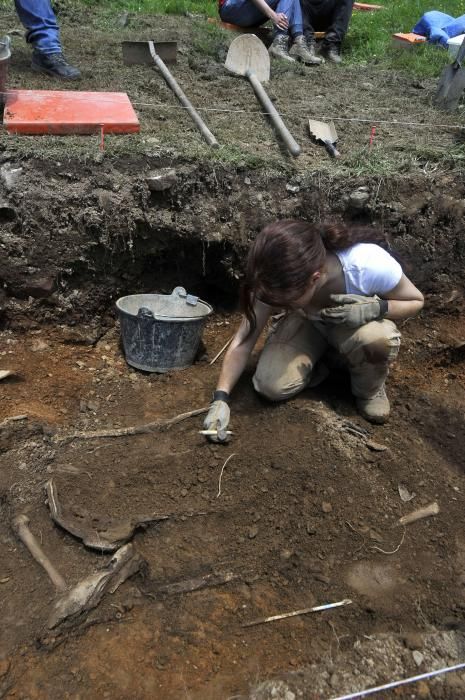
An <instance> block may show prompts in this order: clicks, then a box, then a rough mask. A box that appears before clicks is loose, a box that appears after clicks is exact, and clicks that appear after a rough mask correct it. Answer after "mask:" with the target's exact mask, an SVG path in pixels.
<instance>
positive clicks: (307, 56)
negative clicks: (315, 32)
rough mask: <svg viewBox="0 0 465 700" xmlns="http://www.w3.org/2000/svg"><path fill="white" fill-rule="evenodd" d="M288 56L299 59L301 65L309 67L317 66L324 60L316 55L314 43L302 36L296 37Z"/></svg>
mask: <svg viewBox="0 0 465 700" xmlns="http://www.w3.org/2000/svg"><path fill="white" fill-rule="evenodd" d="M289 54H290V55H291V56H295V57H296V58H299V59H300V60H301V61H302V62H303V63H306V64H307V65H309V66H319V65H321V64H322V63H324V62H325V59H324V58H321V56H317V55H316V53H315V42H314V41H310V40H309V39H307V38H306V37H304V36H303V35H302V34H301V35H300V36H297V37H296V39H295V41H294V43H293V44H292V46H291V50H290V51H289Z"/></svg>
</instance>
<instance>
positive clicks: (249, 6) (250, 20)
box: [220, 0, 304, 37]
mask: <svg viewBox="0 0 465 700" xmlns="http://www.w3.org/2000/svg"><path fill="white" fill-rule="evenodd" d="M266 4H267V5H269V7H271V8H272V9H273V10H274V11H275V12H283V13H284V14H285V15H286V17H287V19H288V21H289V31H288V32H287V31H285V30H284V31H283V30H282V29H275V32H276V34H288V33H289V34H290V35H291V36H292V37H296V36H298V35H299V34H303V30H304V29H303V27H304V25H303V20H302V10H301V9H300V0H266ZM220 17H221V19H222V20H223V22H230V23H231V24H237V26H238V27H254V26H256V25H259V24H263V23H264V22H266V21H267V20H268V17H266V16H265V15H264V14H263V12H260V10H259V9H258V8H257V7H256V5H255V4H254V3H253V2H252V0H226V2H225V3H224V5H223V6H222V7H221V8H220Z"/></svg>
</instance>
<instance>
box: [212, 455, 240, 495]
mask: <svg viewBox="0 0 465 700" xmlns="http://www.w3.org/2000/svg"><path fill="white" fill-rule="evenodd" d="M235 454H236V453H235V452H233V453H232V454H230V455H229V457H228V459H227V460H226V462H225V463H224V464H223V466H222V467H221V473H220V479H219V481H218V493H217V494H216V497H217V498H219V497H220V496H221V479H222V477H223V472H224V468H225V466H226V465H227V463H228V462H229V460H230V459H231V457H234V455H235Z"/></svg>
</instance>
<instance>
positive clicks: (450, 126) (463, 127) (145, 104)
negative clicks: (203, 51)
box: [0, 91, 465, 131]
mask: <svg viewBox="0 0 465 700" xmlns="http://www.w3.org/2000/svg"><path fill="white" fill-rule="evenodd" d="M31 92H33V91H31ZM64 92H73V91H64ZM8 94H9V93H2V92H0V95H3V96H5V95H6V96H8ZM123 94H125V93H123ZM129 100H130V102H131V104H132V105H133V106H134V105H135V106H138V107H151V108H162V109H172V110H180V111H186V110H187V107H183V106H182V105H169V104H164V103H162V102H138V101H137V100H131V99H130V98H129ZM79 101H80V102H86V101H88V102H92V103H93V104H96V102H95V97H91V96H89V97H87V96H84V95H81V97H80V98H79ZM112 103H113V104H121V101H120V100H118V99H116V98H102V99H100V100H99V101H98V102H97V104H112ZM13 106H14V103H12V105H11V107H13ZM196 109H197V111H198V112H216V113H220V114H223V113H224V114H261V115H265V116H267V115H269V112H263V111H261V110H248V109H227V108H226V107H199V106H196ZM280 112H281V114H283V115H286V114H293V115H295V114H299V115H301V114H305V116H308V115H309V111H306V112H295V111H293V112H292V113H290V112H286V111H285V110H280ZM311 116H312V117H314V118H315V119H320V120H322V121H328V120H330V121H342V122H354V123H363V124H390V125H391V126H411V127H422V128H423V129H457V130H459V131H463V130H465V125H461V124H432V123H429V122H427V123H425V122H415V121H399V120H397V119H382V118H381V117H372V118H370V119H368V118H365V119H364V118H361V117H333V116H326V115H321V116H318V115H313V114H312V115H311Z"/></svg>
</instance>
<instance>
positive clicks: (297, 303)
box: [204, 219, 423, 442]
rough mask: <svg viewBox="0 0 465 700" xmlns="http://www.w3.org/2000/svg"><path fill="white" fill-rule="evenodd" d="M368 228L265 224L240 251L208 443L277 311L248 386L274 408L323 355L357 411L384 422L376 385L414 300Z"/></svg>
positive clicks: (383, 400) (307, 379)
mask: <svg viewBox="0 0 465 700" xmlns="http://www.w3.org/2000/svg"><path fill="white" fill-rule="evenodd" d="M381 241H382V237H381V236H380V235H379V234H378V233H377V231H375V230H373V229H369V228H356V227H354V228H346V227H344V226H340V225H335V226H318V225H315V224H309V223H307V222H305V221H296V220H292V219H289V220H284V221H277V222H275V223H273V224H270V225H269V226H267V227H266V228H264V229H263V231H261V233H260V234H259V235H258V236H257V238H256V239H255V241H254V243H253V244H252V247H251V249H250V252H249V255H248V259H247V267H246V273H245V279H244V283H243V286H242V308H243V313H244V316H243V319H242V322H241V325H240V326H239V328H238V330H237V332H236V335H235V336H234V338H233V341H232V343H231V345H230V346H229V349H228V351H227V353H226V355H225V358H224V362H223V367H222V369H221V373H220V377H219V381H218V384H217V389H216V391H215V393H214V395H213V403H212V405H211V408H210V410H209V413H208V415H207V417H206V419H205V423H204V426H205V428H206V429H207V430H214V431H216V435H214V436H213V437H212V438H211V439H212V440H213V441H215V442H223V441H225V440H227V439H228V438H227V432H226V431H227V428H228V423H229V417H230V412H229V400H230V393H231V391H232V389H233V387H234V386H235V384H236V382H237V381H238V379H239V377H240V376H241V374H242V372H243V371H244V369H245V367H246V364H247V361H248V358H249V355H250V353H251V352H252V350H253V348H254V346H255V343H256V342H257V340H258V338H259V336H260V334H261V332H262V331H263V329H264V328H265V326H266V325H267V323H268V321H269V319H270V318H271V317H272V316H273V315H274V314H277V313H278V312H282V311H283V310H284V311H285V313H284V314H283V313H281V315H280V317H279V318H278V320H275V322H274V324H273V325H272V328H271V331H270V333H269V335H268V338H267V340H266V343H265V346H264V348H263V350H262V352H261V355H260V357H259V360H258V364H257V368H256V371H255V375H254V377H253V385H254V388H255V390H256V391H257V392H258V393H259V394H261V395H262V396H264V397H266V398H267V399H269V400H270V401H282V400H284V399H289V398H292V397H293V396H295V395H296V394H298V393H299V392H300V391H302V390H303V389H305V388H306V387H309V386H316V384H318V383H319V382H321V381H322V380H323V379H324V378H325V377H326V376H327V374H328V369H327V365H325V364H323V363H324V361H325V356H326V357H327V358H328V359H329V358H330V357H331V355H333V360H334V359H336V360H337V364H339V365H341V364H342V365H343V366H345V367H346V368H347V369H348V371H349V373H350V379H351V386H352V393H353V394H354V396H355V400H356V404H357V408H358V411H359V413H360V414H361V415H362V416H363V417H364V418H365V419H366V420H368V421H371V422H373V423H384V422H385V421H386V420H387V419H388V417H389V411H390V406H389V400H388V397H387V395H386V389H385V383H386V379H387V376H388V372H389V367H390V365H391V364H392V363H393V362H394V360H395V358H396V357H397V354H398V352H399V346H400V333H399V330H398V328H397V326H396V324H395V321H403V320H405V319H407V318H411V317H412V316H415V315H416V314H418V313H419V311H420V310H421V308H422V307H423V295H422V294H421V292H420V291H419V290H418V289H417V288H416V287H415V286H414V285H413V284H412V282H411V281H410V280H409V279H408V278H407V277H406V276H405V275H404V273H403V272H402V268H401V266H400V265H399V263H398V262H397V261H396V260H395V259H394V258H393V257H392V256H391V255H389V253H388V252H387V251H386V250H384V249H383V248H382V247H381V246H380V245H378V243H380V242H381Z"/></svg>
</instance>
